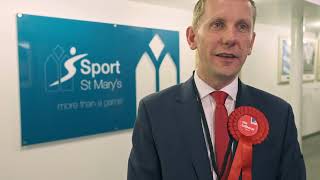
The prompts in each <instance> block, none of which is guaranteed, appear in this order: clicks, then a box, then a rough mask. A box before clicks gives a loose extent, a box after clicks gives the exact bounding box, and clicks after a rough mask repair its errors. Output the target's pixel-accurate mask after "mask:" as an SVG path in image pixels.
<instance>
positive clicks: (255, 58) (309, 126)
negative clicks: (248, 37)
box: [241, 24, 320, 136]
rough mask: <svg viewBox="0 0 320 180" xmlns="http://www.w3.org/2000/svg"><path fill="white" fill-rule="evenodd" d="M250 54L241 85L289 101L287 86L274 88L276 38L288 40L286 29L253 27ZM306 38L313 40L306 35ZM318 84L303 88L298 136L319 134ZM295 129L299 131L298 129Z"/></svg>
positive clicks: (287, 30)
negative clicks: (300, 134)
mask: <svg viewBox="0 0 320 180" xmlns="http://www.w3.org/2000/svg"><path fill="white" fill-rule="evenodd" d="M255 31H256V33H257V35H256V40H255V44H254V47H253V53H252V55H251V56H249V57H248V59H247V61H246V64H245V65H244V67H243V69H242V72H241V77H242V80H243V81H244V82H245V83H248V84H250V85H253V86H255V87H257V88H260V89H262V90H265V91H268V92H270V93H272V94H274V95H277V96H279V97H282V98H283V99H285V100H286V101H288V102H290V101H291V98H290V97H291V92H290V91H291V89H290V86H289V84H280V85H279V84H278V76H277V74H278V72H277V71H278V44H279V39H278V38H279V37H280V36H286V37H290V27H279V26H274V25H266V24H257V25H256V29H255ZM305 36H306V37H309V38H310V37H314V36H313V35H311V34H308V33H306V34H305ZM319 95H320V81H313V82H306V83H304V84H303V99H302V101H303V102H302V106H303V109H302V127H301V130H302V136H305V135H309V134H312V133H315V132H318V131H320V121H319V117H320V111H319V110H318V109H319V105H320V96H319ZM298 128H299V127H298Z"/></svg>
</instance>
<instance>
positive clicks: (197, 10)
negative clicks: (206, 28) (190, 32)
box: [192, 0, 257, 28]
mask: <svg viewBox="0 0 320 180" xmlns="http://www.w3.org/2000/svg"><path fill="white" fill-rule="evenodd" d="M206 1H207V0H198V2H197V3H196V5H195V6H194V9H193V19H192V27H193V28H197V27H198V25H199V21H200V18H201V16H202V15H203V14H204V9H205V3H206ZM248 1H249V2H250V4H251V6H252V10H253V25H254V24H255V22H256V16H257V8H256V4H255V2H254V1H253V0H248Z"/></svg>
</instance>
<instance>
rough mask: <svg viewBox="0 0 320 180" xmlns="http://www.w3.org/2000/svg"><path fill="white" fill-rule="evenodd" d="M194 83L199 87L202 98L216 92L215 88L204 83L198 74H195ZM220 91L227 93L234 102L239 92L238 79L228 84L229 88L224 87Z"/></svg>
mask: <svg viewBox="0 0 320 180" xmlns="http://www.w3.org/2000/svg"><path fill="white" fill-rule="evenodd" d="M194 81H195V84H196V86H197V89H198V92H199V95H200V98H201V99H202V98H205V97H206V96H207V95H209V94H210V93H212V92H213V91H216V90H215V89H214V88H212V87H211V86H209V85H208V84H207V83H206V82H204V81H203V80H202V79H200V77H199V76H198V74H197V72H195V73H194ZM220 91H223V92H226V93H227V94H228V95H229V96H228V97H231V98H232V100H233V101H235V100H236V97H237V92H238V77H236V78H234V80H233V81H232V82H231V83H230V84H228V85H227V86H225V87H223V88H222V89H221V90H220Z"/></svg>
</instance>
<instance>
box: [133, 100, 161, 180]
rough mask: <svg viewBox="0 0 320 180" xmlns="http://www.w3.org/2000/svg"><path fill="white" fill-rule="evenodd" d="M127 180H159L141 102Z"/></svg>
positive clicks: (153, 144) (154, 147)
mask: <svg viewBox="0 0 320 180" xmlns="http://www.w3.org/2000/svg"><path fill="white" fill-rule="evenodd" d="M127 180H161V171H160V161H159V157H158V154H157V149H156V145H155V141H154V138H153V134H152V129H151V124H150V117H149V115H148V112H147V109H146V106H145V103H144V101H143V100H141V101H140V103H139V108H138V115H137V120H136V123H135V127H134V130H133V134H132V149H131V153H130V157H129V160H128V174H127Z"/></svg>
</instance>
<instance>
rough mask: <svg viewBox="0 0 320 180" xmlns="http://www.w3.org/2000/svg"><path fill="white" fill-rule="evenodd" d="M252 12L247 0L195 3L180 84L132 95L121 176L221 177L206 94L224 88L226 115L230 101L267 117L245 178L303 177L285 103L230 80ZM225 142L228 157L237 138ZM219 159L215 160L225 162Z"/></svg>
mask: <svg viewBox="0 0 320 180" xmlns="http://www.w3.org/2000/svg"><path fill="white" fill-rule="evenodd" d="M255 17H256V7H255V4H254V2H253V1H252V0H199V1H198V2H197V4H196V6H195V8H194V13H193V22H192V26H190V27H188V29H187V33H186V34H187V40H188V43H189V46H190V48H191V49H192V50H196V53H197V69H196V71H195V73H194V75H193V76H192V77H191V78H190V79H189V80H187V81H186V82H185V83H182V84H180V85H176V86H173V87H170V88H168V89H166V90H163V91H161V92H159V93H155V94H152V95H149V96H147V97H145V98H144V99H142V100H141V101H140V105H139V110H138V116H137V120H136V123H135V127H134V131H133V137H132V143H133V147H132V150H131V154H130V157H129V161H128V180H218V179H226V178H225V177H227V176H228V175H226V176H225V175H223V174H224V173H228V171H222V175H223V176H222V175H221V174H220V175H219V172H217V171H220V170H218V169H217V168H216V167H217V164H216V162H217V161H216V160H217V157H216V156H215V153H216V152H217V151H216V149H217V147H216V144H215V142H217V141H219V140H220V139H216V137H217V136H218V134H217V133H216V132H218V131H219V129H218V128H217V127H215V126H216V125H215V121H216V119H217V116H215V111H218V110H216V108H217V107H218V104H217V103H218V100H216V99H215V98H213V96H212V95H211V94H213V93H214V92H222V93H223V94H226V98H225V99H224V102H225V104H224V108H225V109H226V111H227V112H226V113H227V114H229V115H230V113H231V112H232V111H233V110H234V109H235V108H237V107H240V106H251V107H254V108H256V109H258V110H259V111H261V112H262V113H263V114H264V115H265V117H266V119H267V121H268V124H269V133H268V136H267V138H266V139H265V140H264V141H263V142H262V143H261V144H256V145H253V151H252V170H251V174H252V179H253V180H305V179H306V174H305V164H304V160H303V156H302V154H301V151H300V147H299V143H298V141H297V129H296V126H295V123H294V116H293V112H292V108H291V106H290V105H289V104H288V103H287V102H285V101H284V100H282V99H280V98H278V97H276V96H273V95H271V94H269V93H266V92H264V91H261V90H258V89H255V88H253V87H251V86H248V85H245V84H243V83H242V82H241V81H240V80H239V79H238V74H239V72H240V70H241V67H242V65H243V64H244V62H245V60H246V58H247V56H248V55H250V54H251V50H252V46H253V43H254V39H255V32H254V24H255ZM219 128H220V127H219ZM229 142H231V143H230V144H229V145H230V146H228V148H229V152H231V154H233V157H234V153H235V151H236V149H237V144H238V142H237V141H235V139H233V138H232V137H231V136H230V141H229ZM225 159H227V160H225V161H226V162H227V163H223V166H224V167H227V166H228V158H225ZM231 159H232V158H231ZM231 161H232V160H231ZM229 167H230V166H229ZM242 176H243V174H240V175H239V179H241V178H242Z"/></svg>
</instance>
